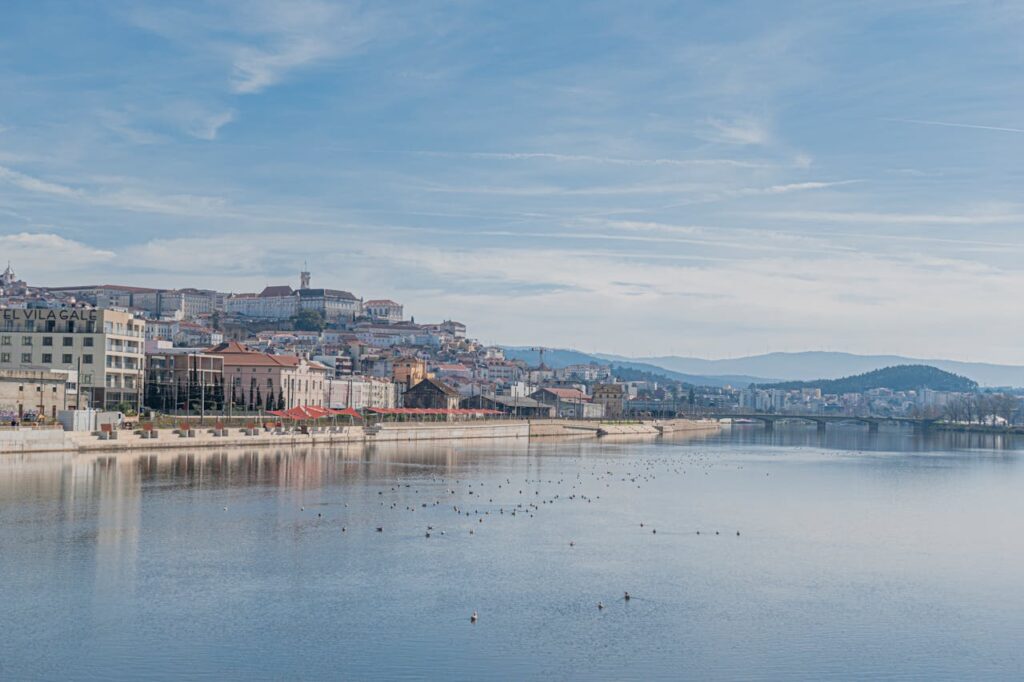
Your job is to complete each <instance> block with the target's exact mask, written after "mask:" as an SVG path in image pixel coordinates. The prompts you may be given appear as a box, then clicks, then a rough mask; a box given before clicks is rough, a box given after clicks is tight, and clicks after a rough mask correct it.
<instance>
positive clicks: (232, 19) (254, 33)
mask: <svg viewBox="0 0 1024 682" xmlns="http://www.w3.org/2000/svg"><path fill="white" fill-rule="evenodd" d="M382 15H383V11H382V10H378V9H376V8H374V7H372V6H364V5H362V4H360V3H356V2H341V3H337V2H323V1H321V0H291V1H290V2H286V3H281V2H273V1H271V0H250V1H248V2H245V3H242V4H237V3H236V4H231V3H227V4H219V3H207V4H202V5H199V6H198V7H197V8H195V9H193V10H189V9H182V8H181V7H180V6H170V5H165V6H144V7H134V8H133V10H132V12H131V16H132V18H133V19H134V21H135V23H136V24H137V25H139V26H141V27H143V28H145V29H147V30H150V31H153V32H156V33H158V34H160V35H163V36H164V37H167V38H169V39H171V40H174V41H176V42H177V43H179V44H181V45H183V46H185V47H186V48H188V49H190V50H194V51H198V52H200V53H206V54H208V55H217V56H219V58H220V59H222V60H225V61H226V62H227V66H228V68H229V71H230V74H229V79H228V83H229V86H230V90H231V92H234V93H236V94H244V95H251V94H256V93H260V92H263V91H264V90H266V89H267V88H269V87H271V86H274V85H277V84H279V83H281V82H282V81H284V80H285V79H286V78H287V77H288V76H289V75H290V74H292V73H293V72H296V71H299V70H301V69H304V68H309V67H311V66H314V65H316V64H320V63H323V62H327V61H329V60H332V59H338V58H341V57H344V56H348V55H352V54H355V53H357V52H359V51H361V50H363V49H364V48H365V47H366V46H367V45H368V44H369V43H371V42H372V41H373V40H374V39H375V38H376V37H377V35H378V31H379V30H380V25H379V20H380V18H381V17H382Z"/></svg>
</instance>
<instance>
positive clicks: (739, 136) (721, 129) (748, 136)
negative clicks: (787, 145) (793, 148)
mask: <svg viewBox="0 0 1024 682" xmlns="http://www.w3.org/2000/svg"><path fill="white" fill-rule="evenodd" d="M706 124H707V126H708V130H706V131H704V133H703V135H704V137H706V138H708V139H710V140H712V141H715V142H724V143H727V144H739V145H763V144H768V142H770V141H771V133H770V132H769V131H768V127H767V125H766V124H765V123H764V122H763V121H760V120H758V119H754V118H734V119H729V120H726V119H720V118H709V119H708V120H707V121H706Z"/></svg>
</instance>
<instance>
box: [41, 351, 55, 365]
mask: <svg viewBox="0 0 1024 682" xmlns="http://www.w3.org/2000/svg"><path fill="white" fill-rule="evenodd" d="M52 362H53V355H51V354H50V353H43V364H44V365H49V364H50V363H52Z"/></svg>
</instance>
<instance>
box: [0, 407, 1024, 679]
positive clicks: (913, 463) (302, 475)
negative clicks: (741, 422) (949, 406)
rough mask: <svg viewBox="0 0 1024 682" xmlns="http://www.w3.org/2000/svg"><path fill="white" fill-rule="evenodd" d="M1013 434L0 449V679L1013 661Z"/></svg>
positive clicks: (705, 675)
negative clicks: (43, 451)
mask: <svg viewBox="0 0 1024 682" xmlns="http://www.w3.org/2000/svg"><path fill="white" fill-rule="evenodd" d="M1021 446H1024V443H1021V442H1014V441H1010V440H996V439H991V438H990V439H984V438H966V437H946V438H932V439H925V438H920V437H914V436H913V435H911V434H909V432H902V431H891V432H886V431H884V430H883V431H882V433H881V434H878V435H875V436H869V435H868V434H867V433H866V431H864V430H862V429H858V428H855V427H850V428H845V427H840V428H837V429H832V427H830V430H829V432H828V433H827V434H825V435H824V436H819V434H818V433H817V432H816V431H815V430H814V429H813V428H810V429H804V428H800V427H793V430H788V429H784V428H782V427H779V429H778V430H777V431H776V432H775V433H774V434H764V433H763V432H762V431H761V430H760V429H759V428H757V427H749V428H747V427H741V428H738V429H737V430H736V431H734V432H732V433H726V434H723V435H721V436H714V437H710V438H705V439H690V440H686V439H674V440H668V441H655V440H652V441H649V442H635V441H632V442H627V441H619V442H615V441H611V440H605V441H602V442H573V443H554V442H547V443H532V444H530V445H529V446H528V445H527V444H526V443H523V442H514V441H505V442H500V443H489V442H487V443H484V442H469V443H460V444H445V445H438V444H429V445H428V444H422V445H415V446H396V447H377V448H371V449H367V450H363V449H361V448H351V449H341V448H339V449H322V450H321V449H317V450H312V451H310V450H306V451H303V450H294V451H282V452H270V451H261V452H258V453H257V452H246V451H244V450H230V451H224V452H219V453H216V454H214V453H211V452H208V451H204V452H196V453H181V454H178V453H175V454H161V455H153V456H149V455H142V456H127V457H126V456H121V457H119V458H103V457H99V458H97V457H64V456H34V457H29V458H12V457H6V458H5V457H0V679H4V680H20V679H54V680H58V679H59V680H64V679H96V680H101V679H102V680H108V679H123V680H147V679H168V678H190V679H206V680H225V679H239V680H249V679H275V680H276V679H368V678H388V679H422V678H430V679H444V680H448V679H517V680H519V679H681V678H688V679H712V678H713V679H727V680H733V679H804V680H822V679H856V678H867V677H885V678H898V679H1021V678H1022V677H1024V647H1022V646H1021V643H1022V642H1024V534H1022V530H1024V466H1022V452H1021V451H1018V450H1017V449H1015V448H1017V447H1021ZM424 505H425V506H424ZM518 505H522V506H521V507H520V506H518ZM534 505H535V506H534ZM225 507H227V509H225ZM453 507H458V508H459V510H460V512H459V513H456V512H455V511H454V509H453ZM303 508H304V509H303ZM513 509H515V510H516V514H515V515H513V514H512V513H511V512H512V510H513ZM502 511H503V512H504V513H501V512H502ZM466 512H468V515H467V514H466ZM641 523H643V524H644V525H643V527H641V525H640V524H641ZM428 526H432V527H433V530H432V531H431V537H429V538H427V537H426V536H425V533H426V530H427V527H428ZM377 527H381V528H383V532H377V530H376V528H377ZM343 528H344V529H345V530H344V531H343ZM442 531H444V534H443V535H442ZM470 531H473V533H472V534H471V533H470ZM653 531H657V532H656V533H655V532H653ZM698 531H700V534H699V535H698V534H697V532H698ZM737 531H739V533H740V535H739V536H737ZM570 542H573V543H575V545H574V546H570ZM626 590H628V591H629V592H631V593H632V595H633V599H631V600H630V601H629V602H626V601H624V600H623V599H622V595H623V592H624V591H626ZM598 601H603V603H604V604H605V608H604V609H603V610H599V609H598V608H597V606H596V605H597V602H598ZM474 610H476V611H478V612H479V614H480V619H479V622H477V623H476V624H472V623H470V620H469V616H470V614H471V613H472V612H473V611H474Z"/></svg>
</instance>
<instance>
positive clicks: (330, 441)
mask: <svg viewBox="0 0 1024 682" xmlns="http://www.w3.org/2000/svg"><path fill="white" fill-rule="evenodd" d="M719 428H721V426H720V424H719V423H718V422H716V421H707V420H689V419H670V420H660V421H644V422H621V423H601V422H593V421H576V420H571V419H542V420H526V419H510V420H482V421H479V422H447V423H445V422H442V423H436V422H393V423H380V424H374V425H370V426H365V427H364V426H339V427H332V428H321V429H311V430H307V431H302V430H299V429H293V430H292V429H279V430H264V429H255V430H249V429H239V428H228V429H222V430H220V431H217V430H215V429H212V428H199V427H196V428H193V429H191V430H190V431H188V432H184V431H182V430H179V429H158V430H155V431H152V432H143V431H126V430H125V431H117V432H116V437H113V438H111V437H110V436H109V435H107V434H100V433H85V432H72V431H62V430H60V429H19V430H5V431H0V454H27V453H33V452H121V451H128V450H164V449H171V448H219V447H230V446H242V447H256V448H258V447H267V446H273V447H291V446H304V447H308V446H314V445H334V444H348V443H378V442H403V441H431V440H469V439H478V438H487V439H502V438H600V437H604V436H658V435H661V434H666V433H677V432H681V431H717V430H718V429H719ZM153 434H156V435H153Z"/></svg>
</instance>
